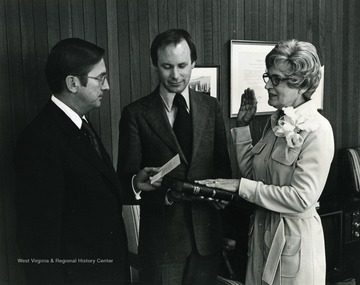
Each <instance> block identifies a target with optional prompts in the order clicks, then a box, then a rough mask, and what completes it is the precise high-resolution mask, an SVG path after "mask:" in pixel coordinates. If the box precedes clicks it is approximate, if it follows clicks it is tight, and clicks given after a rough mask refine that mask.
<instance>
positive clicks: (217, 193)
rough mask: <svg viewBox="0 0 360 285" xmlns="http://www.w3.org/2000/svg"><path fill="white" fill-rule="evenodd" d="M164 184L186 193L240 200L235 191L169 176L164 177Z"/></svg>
mask: <svg viewBox="0 0 360 285" xmlns="http://www.w3.org/2000/svg"><path fill="white" fill-rule="evenodd" d="M162 185H164V186H166V187H169V188H171V189H173V190H176V191H179V192H184V193H186V194H190V195H195V196H203V197H205V198H212V199H219V200H224V201H238V200H239V198H240V197H239V195H237V194H236V193H234V192H230V191H226V190H222V189H216V188H210V187H206V186H205V185H200V184H197V183H193V182H188V181H180V180H177V179H174V178H170V177H167V176H164V177H163V180H162Z"/></svg>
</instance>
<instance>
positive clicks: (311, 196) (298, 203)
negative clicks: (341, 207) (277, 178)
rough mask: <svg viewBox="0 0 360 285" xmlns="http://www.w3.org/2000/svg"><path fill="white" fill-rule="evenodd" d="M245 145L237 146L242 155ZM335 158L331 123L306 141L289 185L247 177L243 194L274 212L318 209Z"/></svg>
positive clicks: (324, 125)
mask: <svg viewBox="0 0 360 285" xmlns="http://www.w3.org/2000/svg"><path fill="white" fill-rule="evenodd" d="M244 145H245V144H244ZM244 145H243V144H242V143H238V144H236V148H237V149H238V150H239V152H241V151H240V149H241V148H243V147H244ZM333 155H334V137H333V132H332V129H331V126H330V123H329V122H328V121H324V122H323V123H322V125H321V127H320V128H319V129H318V130H317V131H315V132H312V133H309V134H308V136H307V137H306V139H304V143H303V145H302V146H301V150H300V153H299V155H298V158H297V160H296V161H295V162H294V163H296V165H295V168H294V171H293V174H292V177H291V180H290V183H289V185H283V186H279V185H266V184H264V183H263V182H261V181H254V180H251V179H246V178H244V179H241V184H240V190H239V194H240V196H241V197H243V198H244V199H245V200H248V201H250V202H252V203H255V204H257V205H259V206H261V207H263V208H266V209H268V210H271V211H275V212H283V213H301V212H305V211H307V210H308V209H309V208H311V207H314V205H315V203H316V202H317V201H318V199H319V197H320V195H321V193H322V191H323V189H324V186H325V183H326V179H327V176H328V173H329V170H330V166H331V161H332V159H333ZM244 157H245V156H244ZM273 158H274V153H272V159H273ZM279 175H281V173H280V174H279Z"/></svg>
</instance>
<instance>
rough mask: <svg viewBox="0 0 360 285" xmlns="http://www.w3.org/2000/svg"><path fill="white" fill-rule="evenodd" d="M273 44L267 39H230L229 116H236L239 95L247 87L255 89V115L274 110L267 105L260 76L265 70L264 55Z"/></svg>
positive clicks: (274, 43)
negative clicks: (256, 102)
mask: <svg viewBox="0 0 360 285" xmlns="http://www.w3.org/2000/svg"><path fill="white" fill-rule="evenodd" d="M275 45H276V42H267V41H245V40H231V41H230V76H231V77H230V84H231V86H230V96H231V97H230V117H236V116H237V113H238V111H239V108H240V103H241V95H242V94H243V93H244V90H245V89H246V88H248V87H249V88H251V89H253V90H254V91H255V96H256V99H257V101H258V104H257V112H256V114H257V115H262V114H269V113H271V112H273V111H275V110H276V109H275V108H274V107H272V106H269V105H268V93H267V91H266V89H265V88H264V87H265V83H264V81H263V78H262V75H263V74H264V73H265V72H266V65H265V57H266V55H267V54H268V53H269V52H270V51H271V50H272V49H273V48H274V47H275Z"/></svg>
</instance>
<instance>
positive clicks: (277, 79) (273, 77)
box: [262, 72, 290, 86]
mask: <svg viewBox="0 0 360 285" xmlns="http://www.w3.org/2000/svg"><path fill="white" fill-rule="evenodd" d="M262 78H263V80H264V82H265V83H268V82H269V79H270V80H271V83H272V85H273V86H278V85H279V84H280V82H281V81H286V80H289V79H290V78H289V77H286V78H281V77H280V76H279V75H277V74H273V75H270V74H269V73H267V72H265V73H264V74H263V76H262Z"/></svg>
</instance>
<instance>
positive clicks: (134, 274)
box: [123, 205, 242, 285]
mask: <svg viewBox="0 0 360 285" xmlns="http://www.w3.org/2000/svg"><path fill="white" fill-rule="evenodd" d="M123 217H124V221H125V228H126V232H127V237H128V247H129V262H130V274H131V284H139V283H140V278H139V271H140V266H139V262H138V258H137V254H138V244H139V220H140V206H138V205H124V206H123ZM235 245H236V242H235V241H234V240H231V239H227V238H224V239H223V250H222V256H223V261H224V264H225V266H226V268H227V270H228V275H229V278H230V279H228V278H224V277H222V276H218V278H217V279H218V280H217V285H242V283H240V282H239V281H235V280H231V279H234V278H235V277H234V276H235V274H234V271H233V269H232V267H231V264H230V262H229V258H228V251H229V250H233V249H235Z"/></svg>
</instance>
